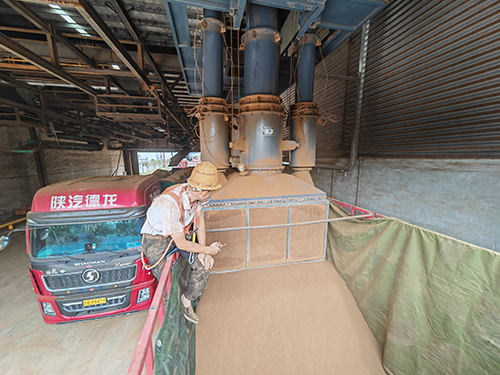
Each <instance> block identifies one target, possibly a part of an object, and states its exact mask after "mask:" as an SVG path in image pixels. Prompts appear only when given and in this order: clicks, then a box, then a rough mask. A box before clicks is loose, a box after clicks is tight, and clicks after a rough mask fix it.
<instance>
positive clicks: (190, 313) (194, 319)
mask: <svg viewBox="0 0 500 375" xmlns="http://www.w3.org/2000/svg"><path fill="white" fill-rule="evenodd" d="M183 307H184V306H183ZM184 317H185V318H186V320H189V321H190V322H191V323H194V324H197V323H198V322H199V321H200V318H198V315H196V313H195V312H194V310H193V306H189V307H184Z"/></svg>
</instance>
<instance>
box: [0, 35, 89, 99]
mask: <svg viewBox="0 0 500 375" xmlns="http://www.w3.org/2000/svg"><path fill="white" fill-rule="evenodd" d="M0 47H2V48H3V49H5V50H7V51H9V52H10V53H13V54H14V55H16V56H19V57H20V58H22V59H25V60H27V61H29V62H30V63H31V64H33V65H35V66H37V67H38V68H40V69H43V70H45V71H46V72H47V73H50V74H52V75H53V76H55V77H57V78H59V79H60V80H62V81H65V82H67V83H69V84H70V85H73V86H75V87H77V88H79V89H80V90H82V91H84V92H86V93H87V94H89V95H94V96H96V95H98V92H97V91H95V90H94V89H93V88H92V87H90V86H88V85H87V84H85V83H83V82H82V81H80V80H78V79H76V78H75V77H73V76H72V75H70V74H68V73H66V72H65V71H64V70H62V69H61V68H59V67H58V66H55V65H54V64H52V63H50V62H48V61H47V60H45V59H43V58H41V57H39V56H38V55H36V54H34V53H33V52H31V51H30V50H28V49H26V48H24V47H23V46H21V45H20V44H17V43H16V42H14V41H13V40H12V39H10V38H9V37H7V36H6V35H5V34H3V33H0Z"/></svg>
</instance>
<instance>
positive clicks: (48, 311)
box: [42, 302, 56, 316]
mask: <svg viewBox="0 0 500 375" xmlns="http://www.w3.org/2000/svg"><path fill="white" fill-rule="evenodd" d="M42 310H43V314H44V315H50V316H56V313H55V312H54V309H53V308H52V305H51V304H50V303H48V302H42Z"/></svg>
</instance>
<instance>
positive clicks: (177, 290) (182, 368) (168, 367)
mask: <svg viewBox="0 0 500 375" xmlns="http://www.w3.org/2000/svg"><path fill="white" fill-rule="evenodd" d="M190 271H191V267H189V266H188V265H187V262H186V260H185V259H184V258H182V257H180V258H179V260H178V261H177V262H176V263H175V264H174V265H173V267H172V286H171V288H170V296H169V299H168V303H167V304H166V306H165V319H164V320H163V324H162V326H161V328H160V331H159V332H158V336H157V338H156V345H155V356H154V358H155V366H154V373H155V375H194V373H195V361H196V353H195V351H196V330H195V325H194V324H193V323H190V322H188V321H187V320H186V319H185V318H184V314H183V311H182V310H183V309H182V304H181V290H184V289H185V288H186V286H187V280H188V276H189V274H190ZM194 305H197V303H195V304H194Z"/></svg>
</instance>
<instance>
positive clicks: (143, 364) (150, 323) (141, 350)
mask: <svg viewBox="0 0 500 375" xmlns="http://www.w3.org/2000/svg"><path fill="white" fill-rule="evenodd" d="M178 257H179V254H178V253H174V254H172V255H170V256H169V257H168V258H167V261H166V262H165V266H164V267H163V271H162V273H161V277H160V281H159V283H158V287H157V288H156V292H155V295H154V297H153V301H152V302H151V307H150V308H149V313H148V317H147V319H146V323H145V324H144V328H143V329H142V332H141V335H140V336H139V342H138V343H137V346H136V348H135V352H134V356H133V357H132V362H131V363H130V367H129V369H128V372H127V375H140V374H142V372H143V370H144V369H145V370H146V374H147V375H153V372H154V356H153V342H152V337H153V331H154V329H155V327H156V324H157V323H158V326H159V327H161V324H162V323H163V318H164V316H165V307H164V303H163V294H164V293H165V291H166V295H167V298H168V297H169V296H170V286H171V285H172V273H171V269H172V264H173V263H174V262H175V261H176V260H177V259H178Z"/></svg>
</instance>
